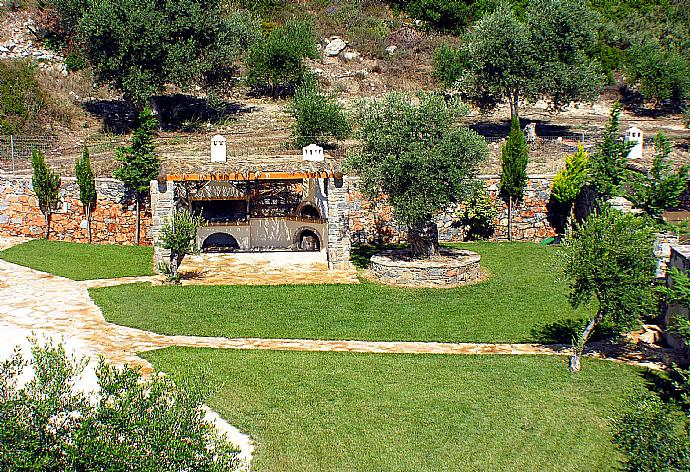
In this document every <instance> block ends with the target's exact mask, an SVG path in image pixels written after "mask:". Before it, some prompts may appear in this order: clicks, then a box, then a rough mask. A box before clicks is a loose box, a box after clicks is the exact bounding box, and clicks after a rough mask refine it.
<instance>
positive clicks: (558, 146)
mask: <svg viewBox="0 0 690 472" xmlns="http://www.w3.org/2000/svg"><path fill="white" fill-rule="evenodd" d="M224 137H225V138H226V155H227V158H228V161H232V160H233V159H237V160H239V159H242V158H247V157H265V158H266V159H269V158H270V157H274V156H298V155H301V152H302V149H301V147H300V146H298V145H296V144H295V143H294V142H293V141H292V139H291V138H290V135H289V131H288V130H286V129H279V130H275V131H273V132H270V131H269V132H263V133H262V135H260V136H257V135H255V134H252V133H249V132H246V133H226V134H224ZM483 137H484V139H485V140H486V142H487V145H488V147H489V151H490V153H489V160H488V161H487V162H486V164H485V165H484V168H483V169H482V171H483V172H487V173H491V172H492V171H493V170H495V169H497V168H498V167H497V166H498V165H499V164H498V159H499V158H500V150H501V147H502V145H503V143H504V142H505V139H506V138H505V136H483ZM598 139H599V137H598V136H595V135H591V134H586V133H564V134H561V135H558V136H556V135H539V136H538V137H537V138H536V139H534V140H532V141H531V142H530V143H529V145H530V151H531V152H530V168H529V171H530V172H532V173H552V172H557V171H558V170H560V166H561V165H562V162H563V157H564V155H566V154H571V153H573V152H575V150H577V147H578V146H580V145H582V146H584V147H585V149H586V150H589V151H591V150H592V149H593V148H594V146H595V145H596V143H597V142H598ZM210 141H211V136H210V135H200V134H193V135H163V136H159V137H158V138H156V145H157V149H158V152H159V154H160V155H161V156H162V157H163V159H166V160H168V159H170V160H179V159H182V160H185V159H189V160H199V159H205V158H210V152H211V151H210V148H211V146H210ZM356 144H357V143H356V141H348V142H339V143H337V151H335V150H330V151H327V152H330V153H331V154H337V155H339V156H342V155H344V154H345V152H346V149H347V148H348V147H350V146H353V145H356ZM127 145H129V137H128V136H125V135H95V136H90V137H87V138H84V139H81V140H72V142H69V143H67V142H61V140H60V139H59V138H58V137H57V136H0V172H4V173H10V174H28V173H31V154H32V152H33V150H38V151H41V152H43V153H44V155H45V156H46V160H47V161H48V163H49V164H50V165H51V167H53V168H54V169H55V170H56V171H58V172H59V173H60V174H61V175H63V176H68V175H73V169H74V164H75V162H76V160H77V159H78V158H79V156H80V155H81V152H82V149H83V147H84V146H86V147H87V149H88V150H89V154H90V156H91V161H92V165H93V168H94V173H95V174H96V175H97V176H100V177H107V176H112V172H113V170H115V169H116V168H117V167H118V165H119V164H118V162H117V161H116V160H115V154H116V150H117V148H119V147H125V146H127ZM652 145H653V141H652V140H651V139H645V146H646V147H649V148H650V149H651V148H652Z"/></svg>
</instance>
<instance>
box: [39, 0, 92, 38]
mask: <svg viewBox="0 0 690 472" xmlns="http://www.w3.org/2000/svg"><path fill="white" fill-rule="evenodd" d="M88 3H89V2H88V0H45V6H46V7H47V8H48V9H51V10H53V12H55V15H56V17H57V21H56V22H55V23H54V24H52V25H51V27H50V32H51V34H52V35H54V36H55V37H57V38H59V39H60V40H61V41H62V42H64V43H67V44H69V43H71V42H72V40H73V39H74V37H75V35H76V34H77V28H78V27H79V23H80V22H81V19H82V17H83V16H84V13H85V12H86V10H87V8H88Z"/></svg>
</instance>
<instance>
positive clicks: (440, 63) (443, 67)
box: [434, 43, 464, 88]
mask: <svg viewBox="0 0 690 472" xmlns="http://www.w3.org/2000/svg"><path fill="white" fill-rule="evenodd" d="M463 62H464V61H463V57H462V52H461V51H460V50H459V49H455V48H454V47H453V46H451V45H449V44H446V43H444V44H442V45H441V46H439V47H438V48H437V49H436V50H435V51H434V77H436V78H437V79H438V80H439V81H440V82H441V83H442V84H443V85H444V86H445V87H446V88H451V87H453V86H454V85H455V82H456V81H457V80H458V79H459V78H460V76H461V75H462V71H463V67H464V65H463Z"/></svg>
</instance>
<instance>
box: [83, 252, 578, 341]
mask: <svg viewBox="0 0 690 472" xmlns="http://www.w3.org/2000/svg"><path fill="white" fill-rule="evenodd" d="M463 247H467V248H468V249H471V250H475V251H478V252H479V253H480V254H481V256H482V267H483V268H484V269H486V270H487V271H488V272H489V274H490V275H489V277H488V279H487V280H486V281H484V282H482V283H479V284H477V285H473V286H467V287H461V288H457V289H402V288H391V287H387V286H382V285H379V284H374V283H366V282H365V283H362V284H361V285H306V286H305V285H291V286H278V287H276V286H272V287H271V286H265V287H247V286H216V287H210V286H185V287H172V286H159V287H151V286H149V285H143V284H141V285H123V286H119V287H110V288H104V289H97V290H92V291H91V295H92V297H93V298H94V300H95V301H96V303H98V305H100V306H101V308H102V309H103V312H104V314H105V317H106V318H107V319H108V320H109V321H112V322H114V323H118V324H121V325H127V326H134V327H137V328H142V329H146V330H151V331H155V332H158V333H164V334H195V335H201V336H227V337H261V338H311V339H361V340H405V341H477V342H522V341H531V340H534V339H535V336H533V335H532V330H533V329H534V328H537V327H539V326H541V325H544V324H547V323H554V322H556V321H559V320H563V319H566V318H582V317H585V316H588V315H589V314H590V312H591V309H590V308H588V307H583V308H580V309H579V310H577V311H573V310H572V309H571V308H570V306H569V305H568V302H567V299H566V297H565V288H564V285H563V283H562V282H561V281H559V280H557V277H558V271H557V268H556V264H555V262H556V261H555V256H556V251H555V250H554V249H553V248H549V247H543V246H540V245H538V244H531V243H513V244H499V243H474V244H468V245H463Z"/></svg>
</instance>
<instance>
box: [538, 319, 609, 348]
mask: <svg viewBox="0 0 690 472" xmlns="http://www.w3.org/2000/svg"><path fill="white" fill-rule="evenodd" d="M589 321H590V320H588V319H586V318H580V319H572V318H568V319H564V320H559V321H556V322H554V323H545V324H541V325H537V326H535V327H534V328H532V331H531V332H530V335H531V338H532V341H534V342H537V343H539V344H571V343H572V342H573V339H577V338H578V337H579V336H580V334H582V331H583V330H584V329H585V326H587V323H589ZM618 336H620V331H619V330H618V329H617V328H616V327H615V326H612V325H606V324H602V325H599V326H597V327H596V328H595V330H594V332H593V333H592V335H591V337H590V338H589V341H591V342H594V341H604V340H612V339H616V338H617V337H618Z"/></svg>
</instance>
